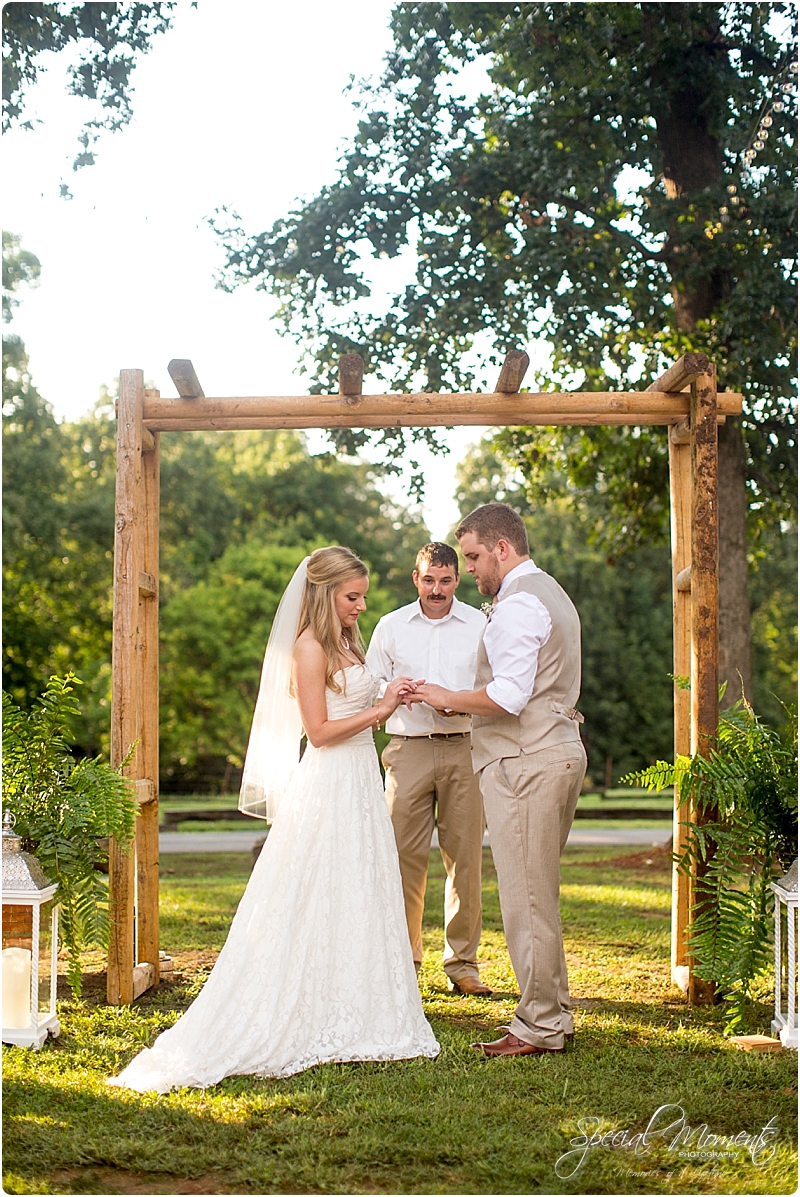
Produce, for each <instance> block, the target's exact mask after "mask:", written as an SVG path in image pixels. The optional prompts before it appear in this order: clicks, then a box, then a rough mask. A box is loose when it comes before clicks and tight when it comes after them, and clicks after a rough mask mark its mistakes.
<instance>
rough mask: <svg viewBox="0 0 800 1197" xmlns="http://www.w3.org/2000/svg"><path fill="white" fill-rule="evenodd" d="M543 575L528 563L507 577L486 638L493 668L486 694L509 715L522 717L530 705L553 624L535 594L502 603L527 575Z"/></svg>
mask: <svg viewBox="0 0 800 1197" xmlns="http://www.w3.org/2000/svg"><path fill="white" fill-rule="evenodd" d="M540 573H542V570H540V569H539V567H538V565H534V563H533V562H532V561H531V560H530V559H528V560H527V561H523V562H522V564H521V565H517V566H515V568H514V569H512V570H511V572H510V573H507V574H506V576H505V577H504V578H503V581H502V583H501V585H500V589H499V590H498V592H497V601H496V603H495V607H494V610H493V611H492V615H491V618H490V620H489V623H488V624H487V626H486V632H485V635H484V637H483V645H484V648H485V649H486V655H487V657H488V658H489V664H490V665H491V667H492V680H491V681H490V682H489V685H488V686H487V687H486V693H487V694H488V696H489V698H491V699H492V701H493V702H496V703H497V705H498V706H499V707H502V708H503V710H504V711H508V713H509V714H510V715H519V713H520V711H522V710H523V709H524V708H525V707H526V706H527V705H528V702H529V700H530V697H531V695H532V694H533V684H534V682H535V681H536V668H537V665H538V664H539V649H540V648H541V647H542V645H543V644H546V643H547V641H548V640H549V639H550V633H551V632H552V630H553V622H552V620H551V619H550V612H549V611H548V610H547V607H545V605H544V603H543V602H542V601H541V599H538V598H537V597H536V595H535V594H528V592H527V591H524V590H518V591H517V592H516V594H510V595H509V596H508V598H505V599H503V593H504V592H505V591H506V590H507V589H508V587H509V586H510V585H511V583H512V582H513V581H515V579H517V578H521V577H522V576H523V575H524V574H540ZM500 599H503V601H502V602H500Z"/></svg>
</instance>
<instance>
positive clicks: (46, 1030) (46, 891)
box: [2, 811, 61, 1050]
mask: <svg viewBox="0 0 800 1197" xmlns="http://www.w3.org/2000/svg"><path fill="white" fill-rule="evenodd" d="M21 849H22V841H21V840H20V838H19V836H18V835H16V834H15V833H14V820H13V816H12V815H11V814H10V812H8V811H6V814H5V816H4V818H3V964H2V969H3V1043H13V1044H16V1045H17V1046H18V1047H35V1048H36V1049H37V1050H38V1048H40V1047H41V1046H42V1044H43V1043H44V1041H45V1039H46V1038H47V1036H48V1035H58V1034H59V1031H60V1029H61V1028H60V1027H59V1025H58V1019H57V1018H56V986H57V983H58V906H57V904H56V902H55V901H54V895H55V892H56V890H57V889H58V885H57V884H54V883H53V882H51V881H48V879H47V878H46V877H45V875H44V873H43V872H42V867H41V865H40V864H39V862H38V860H37V859H36V857H35V856H31V854H30V853H29V852H23V851H22V850H21Z"/></svg>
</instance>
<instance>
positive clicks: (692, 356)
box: [647, 353, 708, 391]
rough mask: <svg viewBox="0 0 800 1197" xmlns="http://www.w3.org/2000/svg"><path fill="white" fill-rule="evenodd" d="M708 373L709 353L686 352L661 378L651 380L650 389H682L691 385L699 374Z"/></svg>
mask: <svg viewBox="0 0 800 1197" xmlns="http://www.w3.org/2000/svg"><path fill="white" fill-rule="evenodd" d="M707 373H708V355H707V354H705V353H684V355H683V357H679V358H678V360H677V362H676V363H675V365H674V366H670V368H669V370H666V371H665V372H664V373H663V374H662V375H661V377H660V378H657V379H656V380H655V382H651V383H650V386H649V387H648V388H647V390H648V391H682V390H683V389H684V388H685V387H688V386H690V385H691V382H692V379H693V378H697V376H698V374H707Z"/></svg>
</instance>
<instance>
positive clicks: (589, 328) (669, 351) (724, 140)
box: [216, 2, 797, 694]
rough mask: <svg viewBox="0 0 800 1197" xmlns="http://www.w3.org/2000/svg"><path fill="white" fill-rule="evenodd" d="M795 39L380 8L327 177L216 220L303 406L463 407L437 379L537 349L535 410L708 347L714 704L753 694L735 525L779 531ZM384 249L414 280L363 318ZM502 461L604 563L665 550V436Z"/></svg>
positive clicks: (611, 438) (614, 436) (791, 20)
mask: <svg viewBox="0 0 800 1197" xmlns="http://www.w3.org/2000/svg"><path fill="white" fill-rule="evenodd" d="M795 22H796V13H795V11H794V9H793V8H792V7H791V6H790V5H788V4H782V3H778V4H768V3H762V4H744V3H738V2H734V3H726V4H708V3H692V4H685V3H635V4H616V3H610V4H609V3H594V4H583V3H571V2H568V3H560V4H540V3H535V4H531V3H525V4H514V5H511V4H485V3H483V4H473V3H460V4H448V3H442V4H429V3H409V4H400V5H398V6H397V7H396V9H395V10H394V15H393V31H394V39H395V46H394V51H393V52H392V53H391V54H390V56H389V61H388V66H387V68H386V72H385V75H384V77H383V80H382V82H381V84H380V85H379V86H378V87H377V88H374V89H369V88H367V89H366V90H365V92H364V94H363V97H362V107H363V109H364V112H363V116H362V119H361V120H360V122H359V126H358V132H357V134H356V135H355V137H354V139H353V142H352V144H351V146H350V148H349V150H348V151H347V153H346V154H345V155H344V157H343V160H342V165H341V169H340V172H339V177H338V178H337V180H336V181H335V182H334V183H333V184H332V185H331V186H329V187H326V188H325V189H324V190H323V191H322V192H320V194H319V195H318V196H316V197H315V198H314V199H312V200H311V201H309V202H308V203H306V204H305V205H304V206H303V207H301V208H300V209H298V210H297V211H296V212H294V213H292V214H291V215H290V216H288V217H287V218H286V219H284V220H281V221H279V222H278V223H277V224H275V225H274V226H273V227H272V229H270V230H269V231H267V232H264V233H261V234H259V235H256V236H253V235H249V234H248V233H247V232H246V231H245V230H244V229H243V228H242V227H241V224H240V222H237V219H236V218H235V217H234V216H232V215H231V216H228V217H226V216H225V215H224V214H220V215H219V216H218V218H217V220H216V227H217V229H218V231H219V233H220V234H221V236H222V240H223V244H224V245H225V249H226V255H227V258H226V267H225V270H224V272H223V277H222V284H223V285H224V286H228V287H233V286H236V285H237V284H238V283H240V282H242V281H245V280H252V279H256V280H258V285H259V286H261V287H263V288H265V289H269V290H271V291H272V292H273V293H274V294H276V295H277V296H279V297H280V298H281V300H282V303H283V306H282V315H283V319H284V321H285V325H286V328H287V329H288V330H290V331H292V332H293V333H294V334H295V335H296V336H297V337H298V339H299V340H300V341H303V342H305V343H306V345H307V346H308V347H309V357H310V358H312V359H313V361H314V362H315V363H316V365H315V369H316V379H317V385H318V386H327V387H331V388H333V371H334V367H335V362H336V359H337V357H338V355H339V354H340V353H342V352H347V351H354V350H355V351H357V352H359V353H361V354H362V356H363V357H364V358H365V359H366V360H367V362H368V364H369V368H370V369H371V370H373V371H375V372H376V373H377V374H378V375H379V376H380V377H383V378H385V379H387V380H390V381H391V382H392V383H394V384H396V385H400V386H406V385H409V384H410V383H411V382H412V381H414V382H416V384H417V385H422V386H425V387H427V388H429V389H432V390H437V389H440V388H441V387H442V386H443V385H444V384H447V383H449V384H451V385H454V386H465V385H469V384H470V382H471V380H472V372H471V371H470V369H468V368H466V367H465V366H464V365H462V364H461V362H460V360H459V359H460V358H461V357H462V356H463V354H464V352H465V350H467V349H468V348H470V347H471V346H474V345H476V346H477V347H478V348H480V347H481V340H480V334H483V335H484V338H485V337H486V336H488V339H489V340H490V341H491V342H493V344H494V346H495V347H497V348H508V347H511V346H514V345H518V344H520V343H525V342H526V341H528V340H529V339H530V338H531V337H532V336H541V337H546V338H547V339H548V340H549V342H550V344H551V345H552V349H553V357H552V368H551V369H549V370H548V371H547V372H546V374H545V377H543V378H540V379H539V380H538V381H539V385H540V386H541V387H543V388H545V387H552V386H553V385H554V384H565V383H566V384H567V385H570V384H571V385H572V386H573V387H574V386H575V385H580V386H581V387H583V388H585V389H592V388H594V389H606V388H607V387H608V386H609V385H616V386H619V387H622V388H624V387H625V386H627V385H630V383H631V380H632V379H636V378H638V377H639V376H640V375H641V373H642V372H644V378H645V381H646V379H647V378H648V377H655V376H656V375H657V374H658V372H659V371H660V369H662V368H663V366H664V365H665V364H666V363H667V362H669V361H671V360H674V359H675V358H676V357H677V356H679V355H680V354H681V353H683V352H685V351H687V350H695V351H707V352H708V353H709V355H710V356H711V357H712V358H713V359H714V361H716V362H717V363H718V365H719V368H720V382H721V384H722V385H723V386H724V387H726V388H730V389H734V390H741V391H742V392H743V393H744V396H745V407H744V416H743V419H742V421H741V424H740V423H739V422H737V421H732V420H729V421H728V423H727V424H726V425H725V427H724V428H723V429H722V430H721V436H720V467H721V468H720V491H721V502H720V515H721V552H720V562H721V575H720V583H721V591H720V593H721V609H720V624H721V635H722V663H721V670H720V674H721V679H722V680H728V681H729V683H730V685H729V689H730V691H731V693H732V694H735V693H738V692H739V689H740V685H739V679H738V676H737V671H738V672H741V674H742V675H743V676H744V678H745V680H746V684H747V685H749V676H750V662H749V622H748V606H747V586H746V582H747V559H746V540H747V537H746V526H745V525H746V519H747V517H748V509H749V515H750V519H751V522H752V524H753V526H754V527H755V528H756V529H758V528H759V527H763V526H774V525H775V524H776V523H777V521H778V519H780V518H783V519H789V520H794V518H795V515H796V507H795V498H794V491H795V486H794V479H795V477H796V464H795V445H796V436H795V419H794V415H793V413H792V408H791V402H790V396H791V393H792V392H791V379H792V376H793V369H794V363H795V359H796V335H795V329H796V317H795V311H796V301H795V283H794V277H795V262H796V235H795V225H796V196H795V178H796V166H795V163H796V139H795V120H796V100H795V81H796V67H797V64H796V55H795V50H794V41H795V33H796V23H795ZM477 61H481V62H483V63H485V65H486V66H487V69H488V74H489V77H490V79H491V82H492V85H493V87H492V90H491V91H490V92H488V93H486V94H483V95H481V96H480V97H479V98H478V99H477V100H474V101H473V100H467V99H464V98H463V97H460V96H459V95H458V92H457V88H458V86H459V72H460V70H461V69H462V68H463V67H464V66H467V65H469V64H470V63H474V62H477ZM405 247H411V248H412V249H413V251H414V253H415V254H416V260H417V270H416V278H415V280H414V281H413V282H412V283H410V284H409V285H408V286H407V287H406V288H405V290H404V292H403V293H402V294H400V295H398V296H396V297H395V298H394V300H393V301H392V303H391V305H390V307H389V308H388V310H386V311H380V310H376V309H375V306H374V305H372V304H370V303H368V302H367V300H368V298H369V295H370V288H369V285H368V283H367V281H366V278H365V273H364V259H365V257H367V256H370V255H371V256H372V257H374V258H379V257H381V256H382V255H388V256H390V257H391V256H395V255H397V254H398V253H399V252H400V251H401V250H403V249H404V248H405ZM476 338H478V340H477V341H476ZM484 356H485V354H484ZM609 379H611V383H609V381H608V380H609ZM640 385H645V384H644V383H641V384H640ZM501 445H502V447H503V450H504V452H506V454H507V455H508V456H509V458H510V459H511V460H512V461H513V462H514V463H515V464H517V465H518V466H519V467H520V468H521V469H522V471H523V472H524V474H525V475H526V477H527V478H528V480H529V482H530V484H531V486H532V488H533V492H534V493H537V492H541V491H545V492H546V493H551V489H550V488H551V480H552V478H553V477H554V476H555V477H558V478H559V480H560V481H559V485H560V486H561V488H562V491H563V492H564V493H567V494H569V495H574V493H575V491H576V490H577V491H581V490H585V488H586V487H591V488H592V489H594V490H595V491H596V492H597V493H599V494H602V496H603V498H604V501H605V504H606V517H605V520H604V521H603V528H602V529H601V530H600V539H601V540H603V541H604V542H605V543H606V544H612V545H614V546H615V551H618V550H619V548H620V547H622V546H624V545H625V544H631V543H636V542H637V540H641V539H644V538H648V537H650V536H652V535H653V534H657V535H660V536H664V535H665V534H666V517H665V512H666V494H667V486H666V474H667V465H666V445H665V438H664V436H663V432H659V431H657V430H651V429H625V430H615V429H583V430H567V431H564V430H540V429H528V430H514V431H513V432H511V431H510V432H508V433H507V434H506V435H505V437H504V438H503V440H502V441H501ZM745 480H746V489H745ZM579 498H580V495H578V499H579Z"/></svg>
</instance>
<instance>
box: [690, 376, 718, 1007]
mask: <svg viewBox="0 0 800 1197" xmlns="http://www.w3.org/2000/svg"><path fill="white" fill-rule="evenodd" d="M691 394H692V404H691V413H690V420H691V455H692V590H691V602H692V674H691V678H692V733H691V741H692V742H691V751H692V754H693V755H694V754H698V755H700V756H708V755H709V754H710V753H711V751H712V749H713V748H714V745H715V741H716V736H717V727H718V719H719V691H718V682H717V675H718V656H719V573H718V570H719V561H718V558H719V523H718V520H719V511H718V502H717V379H716V373H715V370H714V367H713V366H709V368H708V372H707V373H705V374H700V375H699V376H698V377H696V378H695V379H694V380H693V382H692V393H691ZM692 817H693V818H694V819H696V820H697V821H698V822H700V821H703V820H706V819H713V817H714V815H713V812H705V813H702V814H701V813H700V812H698V811H696V810H693V812H692ZM711 851H712V852H713V848H712V849H711ZM705 872H706V865H704V864H703V862H698V863H697V866H696V869H695V876H694V879H693V885H694V888H695V889H696V886H697V882H698V880H699V879H700V878H702V877H703V876H704V874H705ZM697 900H698V901H701V900H702V896H701V895H698V898H697ZM706 900H708V899H706ZM714 997H715V994H714V986H713V985H712V984H711V983H710V982H708V981H705V980H701V978H700V977H697V976H696V975H695V974H694V971H693V969H692V968H691V967H690V973H689V1000H690V1001H691V1002H696V1003H706V1002H711V1001H714Z"/></svg>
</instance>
